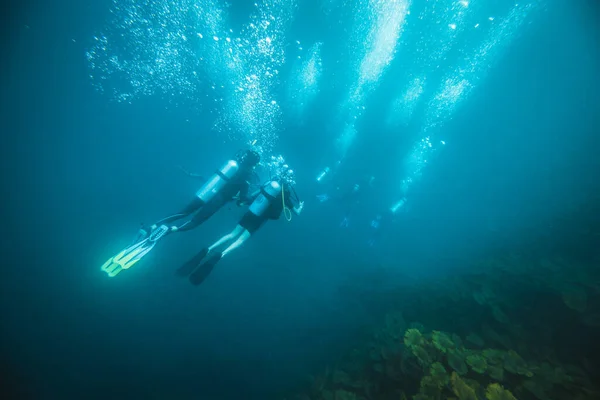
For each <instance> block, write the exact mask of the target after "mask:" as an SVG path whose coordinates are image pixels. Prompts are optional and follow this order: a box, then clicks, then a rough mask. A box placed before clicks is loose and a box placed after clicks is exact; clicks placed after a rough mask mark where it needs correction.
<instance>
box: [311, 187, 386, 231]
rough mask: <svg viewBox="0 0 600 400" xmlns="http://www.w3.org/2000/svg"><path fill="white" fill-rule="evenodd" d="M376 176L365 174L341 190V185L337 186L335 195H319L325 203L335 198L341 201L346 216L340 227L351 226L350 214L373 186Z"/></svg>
mask: <svg viewBox="0 0 600 400" xmlns="http://www.w3.org/2000/svg"><path fill="white" fill-rule="evenodd" d="M374 180H375V177H374V176H369V177H367V176H364V177H363V178H361V179H360V180H358V181H357V182H355V183H354V184H352V185H351V186H349V187H346V188H345V189H344V190H341V189H340V187H339V186H337V187H336V192H335V193H334V194H333V195H329V194H320V195H317V199H318V200H319V201H320V202H321V203H324V202H326V201H329V200H334V201H336V202H338V203H340V205H341V207H342V208H343V209H344V218H343V219H342V221H341V222H340V227H342V228H347V227H349V226H350V216H351V214H352V212H353V211H354V209H355V207H356V206H357V205H358V204H359V203H360V200H361V198H362V197H363V196H364V194H365V193H366V192H367V189H369V188H371V187H372V186H373V181H374Z"/></svg>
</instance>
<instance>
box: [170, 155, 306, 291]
mask: <svg viewBox="0 0 600 400" xmlns="http://www.w3.org/2000/svg"><path fill="white" fill-rule="evenodd" d="M285 167H287V165H285ZM294 185H295V182H294V180H293V171H292V170H286V171H283V172H282V173H280V174H278V175H277V176H275V177H274V178H271V179H270V180H269V181H268V182H267V183H266V184H264V185H263V186H262V187H261V189H260V192H259V194H258V196H257V197H256V198H255V199H254V201H253V202H252V204H250V206H249V207H248V211H247V212H246V213H245V214H244V216H243V217H242V219H241V220H240V222H239V223H238V225H237V226H236V227H235V229H234V230H233V231H232V232H231V233H229V234H227V235H225V236H223V237H222V238H221V239H219V240H217V241H216V242H215V243H213V244H212V245H211V246H210V247H205V248H204V249H202V250H201V251H200V252H199V253H198V254H196V255H195V256H194V257H192V259H190V260H189V261H188V262H187V263H185V264H184V265H182V266H181V267H180V268H179V269H178V270H177V274H178V275H180V276H183V277H187V276H189V280H190V282H191V283H192V284H194V285H199V284H201V283H202V282H203V281H204V280H205V279H206V278H207V277H208V275H209V274H210V272H211V271H212V270H213V268H214V266H215V265H216V264H217V262H219V260H221V259H222V258H223V257H225V256H226V255H227V254H229V253H230V252H232V251H233V250H235V249H237V248H238V247H240V246H241V245H242V244H243V243H244V242H245V241H246V240H248V239H249V238H250V236H252V235H253V234H254V233H255V232H256V231H257V230H258V229H259V228H260V227H261V226H263V225H264V223H265V222H267V221H268V220H270V219H279V218H280V216H281V214H282V213H285V218H286V220H287V221H291V219H292V215H291V212H293V213H294V214H296V215H299V214H300V213H301V212H302V209H303V208H304V202H303V201H299V199H298V195H297V194H296V191H295V190H294ZM294 203H295V204H294ZM226 243H230V244H229V246H228V247H227V248H226V249H225V250H223V251H222V252H214V253H213V251H214V250H215V249H216V248H217V247H219V246H222V245H224V244H226ZM207 256H209V258H208V259H207V260H206V261H205V262H204V263H203V260H204V259H205V258H206V257H207Z"/></svg>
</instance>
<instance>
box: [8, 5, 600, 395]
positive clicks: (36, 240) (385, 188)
mask: <svg viewBox="0 0 600 400" xmlns="http://www.w3.org/2000/svg"><path fill="white" fill-rule="evenodd" d="M577 3H578V5H577V6H575V5H574V4H569V5H566V4H562V3H561V2H551V3H550V4H549V6H548V10H547V11H546V12H545V13H543V14H542V16H541V17H540V18H539V20H538V22H537V23H536V25H535V26H533V27H531V28H529V29H527V30H526V31H525V33H524V34H523V36H521V37H520V38H519V39H518V40H517V41H516V42H514V44H513V45H512V46H511V47H510V48H509V49H508V51H507V53H506V55H505V57H503V58H502V59H501V60H500V61H499V62H498V63H497V65H496V66H495V67H493V69H492V71H491V72H490V74H489V77H488V79H486V80H484V81H482V82H481V84H480V87H479V88H478V89H477V90H476V91H475V93H474V94H473V96H472V97H471V99H469V100H468V102H467V103H466V104H465V105H464V106H463V107H460V108H459V109H458V111H457V112H456V114H455V116H454V119H453V120H452V121H450V122H448V123H447V124H446V125H445V126H444V128H443V129H444V130H445V131H446V133H447V136H448V137H452V145H451V146H447V148H446V149H445V150H444V152H442V153H441V154H440V155H439V157H437V158H436V159H435V162H433V163H432V165H431V167H430V168H429V169H428V170H427V172H426V173H425V174H424V177H423V179H422V180H421V182H419V184H418V185H415V187H414V191H413V192H412V195H411V198H410V203H411V207H410V209H409V212H407V213H406V214H405V215H404V216H403V217H402V218H401V220H400V221H398V222H397V223H396V224H395V225H394V226H393V227H392V228H390V229H389V231H388V232H386V233H387V235H386V236H385V238H384V243H382V244H381V246H378V247H377V248H370V247H368V246H367V245H366V243H365V242H366V236H365V234H364V231H361V230H360V229H351V230H348V231H342V230H340V229H339V228H338V224H339V220H340V218H341V215H340V212H339V210H336V209H335V208H334V207H333V206H328V205H324V206H321V205H319V204H318V203H316V201H314V200H313V199H314V195H315V194H317V193H319V188H317V187H316V186H315V184H314V175H315V174H314V171H317V170H318V168H320V167H321V166H322V163H321V160H322V158H323V157H324V154H325V152H326V151H328V150H329V149H328V148H327V146H329V142H330V141H327V142H325V141H322V142H320V141H319V139H320V138H321V137H322V136H321V135H320V133H319V127H322V126H325V125H326V124H327V123H328V121H327V118H328V117H329V116H328V115H327V114H326V113H325V112H319V111H318V110H316V111H315V113H314V116H313V117H311V118H309V120H308V121H307V124H306V126H305V127H298V126H295V125H294V124H293V123H292V122H290V124H289V126H287V127H286V132H285V135H281V139H280V144H279V148H280V150H281V151H282V153H283V154H285V155H286V157H287V158H288V160H289V161H290V163H291V164H292V165H294V166H295V169H296V170H297V173H298V179H297V181H298V191H299V194H300V196H301V197H304V198H305V199H306V203H307V205H306V210H305V213H304V214H303V215H302V216H301V217H298V218H297V219H295V220H294V221H293V223H291V224H287V223H284V221H278V222H276V223H269V224H267V226H266V227H265V228H264V229H263V230H261V232H260V233H259V234H258V235H257V236H256V237H255V238H253V239H252V240H251V241H250V242H249V243H247V244H246V245H245V247H244V248H243V249H242V250H240V251H237V252H235V253H233V254H232V255H231V256H230V257H229V259H228V260H227V262H223V263H222V265H220V266H219V268H218V271H217V273H215V274H213V276H211V278H210V280H209V281H208V282H207V283H206V284H205V285H204V286H202V287H201V288H194V287H191V286H190V285H189V284H187V282H182V281H179V280H178V279H176V278H175V277H174V276H173V271H174V269H175V268H176V267H177V266H178V265H179V264H180V263H181V262H183V261H185V260H186V259H187V258H188V257H189V256H190V255H191V254H193V253H194V252H195V251H197V250H198V249H199V247H200V246H202V245H204V244H206V243H209V242H211V241H213V240H215V239H216V238H217V237H218V236H220V235H221V234H223V233H225V232H227V231H228V230H229V229H230V228H233V226H234V224H235V223H236V222H237V219H238V218H239V217H240V216H241V214H242V211H241V210H237V209H232V210H231V212H222V213H220V214H219V215H217V216H216V217H215V218H214V219H212V220H211V221H209V222H208V223H206V224H205V225H204V226H202V227H201V228H199V229H196V230H195V231H193V232H191V233H189V234H185V235H181V236H179V237H177V239H173V238H171V239H167V240H165V243H163V244H162V246H161V248H160V250H157V251H155V252H154V255H153V257H152V258H151V259H150V260H145V262H144V264H143V265H140V266H139V267H137V266H136V268H135V270H136V271H135V273H130V274H123V276H119V277H118V279H114V280H107V279H106V278H105V276H104V275H103V274H101V273H100V271H99V270H98V266H99V265H100V264H101V263H102V262H103V261H104V259H106V258H107V257H108V255H109V254H112V253H114V251H115V250H116V249H118V248H119V247H120V246H122V244H123V243H124V242H126V241H128V240H130V239H131V235H132V234H133V233H134V231H135V229H136V228H137V227H138V226H139V224H140V223H141V222H149V221H152V220H154V219H156V218H158V217H160V216H162V215H164V214H165V213H168V212H171V210H175V209H177V208H178V207H180V206H181V205H183V204H184V203H185V202H187V200H188V198H189V196H190V195H191V193H193V191H194V190H195V189H196V188H197V186H198V183H197V182H195V181H193V180H190V179H189V178H188V177H186V176H185V175H183V174H182V173H181V172H180V171H179V170H178V169H177V168H175V166H176V165H178V164H183V165H184V166H186V167H187V168H189V169H193V170H195V171H198V172H204V171H210V170H212V168H214V166H215V165H217V164H219V163H220V162H221V161H222V160H223V158H224V157H226V156H228V155H230V154H232V153H233V152H235V150H237V147H239V145H238V144H237V143H231V142H227V141H225V140H223V138H220V137H216V136H215V135H212V134H209V133H210V132H209V130H210V128H211V120H210V119H209V118H208V117H207V116H204V115H197V114H192V113H191V112H190V110H187V109H185V108H179V109H169V110H165V108H164V103H163V102H161V100H159V99H156V98H146V99H142V100H139V101H136V102H134V104H133V105H124V104H114V103H111V102H109V101H107V99H106V98H105V97H103V96H101V95H99V94H98V93H97V92H95V91H94V89H93V88H92V87H91V85H90V84H89V82H88V79H87V75H88V70H87V66H86V61H85V58H84V52H85V50H86V46H87V44H86V43H87V42H86V41H87V40H89V37H90V35H91V34H92V32H93V31H94V30H95V29H97V27H98V26H101V25H102V23H103V21H104V19H105V17H106V14H107V9H108V7H109V5H110V4H109V2H107V1H98V2H95V3H94V4H92V5H87V4H82V2H76V1H64V2H61V3H60V4H48V3H41V2H29V3H28V4H24V5H22V6H19V7H15V6H13V7H12V9H10V10H9V13H3V14H4V15H5V16H12V17H11V18H10V20H8V21H7V23H3V26H2V33H3V44H4V46H5V49H4V51H3V54H4V55H5V57H4V62H3V74H2V78H3V80H2V92H1V93H2V107H1V110H2V111H1V113H2V121H3V130H2V132H3V134H2V136H3V137H2V145H1V148H2V150H3V151H2V153H3V154H2V155H3V157H2V161H1V163H2V165H1V167H2V172H3V178H4V179H3V187H4V202H3V204H4V207H2V215H3V220H4V221H5V223H4V226H5V227H4V230H3V234H2V241H1V249H2V254H3V262H2V268H3V273H2V279H1V299H2V304H1V306H2V315H3V317H2V342H1V343H2V348H1V350H2V353H1V354H2V371H0V372H1V375H2V378H1V380H2V383H3V385H7V386H4V387H7V388H9V389H10V390H13V388H14V391H16V392H19V393H21V396H24V395H25V394H30V395H31V397H32V398H36V399H54V398H62V399H65V398H89V399H95V398H98V399H100V398H125V397H128V398H182V399H184V398H194V396H196V395H197V396H198V397H195V398H202V399H241V398H247V399H269V398H273V397H274V396H276V395H278V394H280V393H281V391H284V390H287V389H289V388H290V387H293V386H294V385H296V384H298V382H299V381H301V380H302V379H304V377H305V376H306V375H308V374H310V373H314V372H315V370H318V369H320V368H323V367H324V366H325V365H326V364H328V363H329V364H331V363H334V362H335V361H332V360H335V359H336V357H337V356H339V355H340V354H341V353H342V352H343V351H345V350H346V349H347V347H348V346H349V345H350V344H351V343H352V341H353V340H354V338H355V335H356V334H357V332H358V331H359V329H360V328H362V327H363V326H364V325H366V324H368V323H369V322H371V320H370V317H369V315H366V314H365V313H363V312H361V311H360V309H359V308H358V307H357V305H356V302H355V301H354V299H349V298H346V297H345V296H343V295H342V294H341V293H340V291H339V288H340V287H341V286H343V285H344V284H346V283H348V282H352V283H356V282H357V280H359V279H365V277H369V276H371V275H373V274H376V273H377V272H376V271H379V269H380V268H382V267H386V268H387V269H388V273H389V274H391V276H393V277H397V279H401V276H402V275H404V274H408V275H424V276H439V275H441V274H450V273H451V272H452V269H453V268H455V267H460V266H461V265H463V264H466V263H468V261H469V260H470V259H471V258H472V257H476V256H477V255H478V254H480V253H482V252H484V251H485V250H486V249H489V248H490V247H504V246H506V247H508V246H510V245H511V244H513V243H520V242H522V241H526V240H527V239H528V236H529V235H532V234H536V235H539V234H540V232H544V231H545V230H546V229H548V224H549V223H550V222H549V221H550V220H551V217H553V216H554V215H556V214H558V213H562V212H565V211H566V210H569V209H571V208H573V207H576V206H577V205H578V204H580V203H582V202H584V201H586V200H588V199H590V198H593V197H597V196H598V189H599V187H598V172H599V170H600V169H599V167H600V166H599V163H600V158H599V157H598V153H597V151H598V149H600V146H599V143H598V141H599V138H598V133H599V132H600V131H599V128H600V108H599V104H600V95H599V94H598V93H599V90H600V80H599V79H598V78H597V75H596V74H597V72H598V71H600V62H599V56H600V54H599V48H600V47H599V46H598V44H599V42H598V38H599V37H600V36H599V33H598V29H597V27H596V26H595V25H596V22H597V21H596V17H597V16H598V7H595V6H594V5H593V2H583V1H582V2H577ZM5 18H8V17H5ZM296 29H298V27H296ZM309 36H310V33H307V37H309ZM72 39H75V42H74V41H72ZM383 79H384V82H383V83H382V87H383V88H384V89H382V90H380V91H379V92H376V94H375V95H374V96H373V97H374V98H375V99H379V98H380V97H381V98H382V99H384V98H385V96H386V93H385V79H391V78H389V77H387V78H386V77H384V78H383ZM324 85H326V84H324ZM378 96H380V97H378ZM319 101H326V100H324V99H318V100H317V102H319ZM373 101H375V102H376V101H377V100H373ZM315 108H318V107H315ZM370 110H371V109H370ZM372 110H374V111H369V112H367V114H366V116H365V118H364V120H363V121H362V122H361V123H360V125H359V131H360V130H364V131H369V130H372V131H373V132H372V134H369V135H359V136H360V139H358V140H359V141H360V146H357V147H358V148H359V149H360V150H358V151H357V152H355V153H353V154H352V155H351V162H349V164H351V165H352V166H353V168H349V171H351V170H354V171H357V172H360V173H363V172H364V173H369V174H373V175H375V176H377V179H378V182H379V183H382V182H385V183H383V184H380V185H378V186H377V187H376V189H375V190H374V193H373V195H372V196H371V197H369V199H368V200H367V201H365V202H363V204H364V205H365V211H361V212H359V213H358V215H357V217H356V218H363V219H364V220H365V221H368V219H369V218H371V216H372V215H371V214H372V213H371V212H370V211H371V210H374V209H378V208H380V207H385V206H386V205H387V204H388V203H389V202H390V199H393V196H394V188H393V185H394V183H395V182H397V181H398V180H399V177H398V176H396V175H397V171H398V168H397V167H395V164H394V163H395V162H397V161H398V160H397V154H398V153H396V152H392V151H389V150H386V149H389V148H390V145H391V144H394V145H405V146H406V148H407V149H409V147H410V144H409V143H398V142H401V140H395V139H391V138H390V135H389V133H388V132H385V128H383V127H381V124H378V121H379V117H378V115H377V111H376V110H377V107H373V109H372ZM299 130H304V131H300V132H299ZM315 143H316V144H315ZM321 145H322V146H323V149H322V150H320V147H319V146H321ZM315 147H316V149H315ZM348 174H349V172H348ZM343 179H350V178H349V177H343ZM365 203H366V204H365ZM369 206H370V207H369ZM555 240H557V241H560V238H558V239H555ZM442 261H443V262H442ZM365 281H367V280H366V279H365ZM392 281H393V280H392ZM115 388H118V392H115V391H116V390H117V389H115ZM117 393H118V394H117ZM19 398H23V397H19Z"/></svg>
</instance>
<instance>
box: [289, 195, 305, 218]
mask: <svg viewBox="0 0 600 400" xmlns="http://www.w3.org/2000/svg"><path fill="white" fill-rule="evenodd" d="M285 206H286V207H287V208H289V209H291V210H292V212H293V213H294V214H296V215H300V213H301V212H302V209H303V208H304V202H303V201H300V202H299V203H298V205H297V206H296V205H294V202H293V201H292V200H291V198H290V195H289V192H288V195H287V196H286V197H285Z"/></svg>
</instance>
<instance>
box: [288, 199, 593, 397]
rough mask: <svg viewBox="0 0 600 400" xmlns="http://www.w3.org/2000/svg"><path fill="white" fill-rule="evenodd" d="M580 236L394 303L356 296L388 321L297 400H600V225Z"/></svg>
mask: <svg viewBox="0 0 600 400" xmlns="http://www.w3.org/2000/svg"><path fill="white" fill-rule="evenodd" d="M597 211H600V207H599V208H598V210H597ZM586 215H587V214H585V215H584V217H582V218H588V217H589V216H586ZM598 215H600V212H599V214H598ZM565 224H566V225H565ZM557 226H559V227H560V229H564V230H566V231H567V232H571V231H568V229H569V226H570V225H569V224H568V223H560V224H558V223H557ZM557 229H558V228H557ZM573 232H574V233H572V239H569V240H565V239H562V241H561V242H560V243H553V242H548V240H549V239H548V238H547V235H546V236H543V238H544V241H542V240H541V239H540V240H539V241H536V240H532V242H531V243H527V244H526V246H524V248H522V249H520V248H512V249H508V250H506V249H501V250H499V251H495V252H494V253H493V254H491V255H489V256H487V257H485V258H482V259H481V260H479V261H478V262H476V263H472V264H471V265H468V266H466V267H465V268H464V269H462V270H460V271H459V272H457V273H454V274H452V275H451V276H443V277H440V278H438V279H429V280H421V281H414V282H407V283H406V284H405V286H403V287H401V288H398V289H395V290H390V291H387V292H385V293H377V292H374V291H372V292H361V288H360V287H357V288H356V292H357V293H356V297H357V298H361V299H368V300H363V301H372V302H373V304H376V306H372V307H371V309H372V310H377V309H381V310H382V311H381V318H380V321H381V322H380V324H379V325H378V326H376V327H373V334H372V336H371V340H370V341H369V342H368V343H364V342H358V343H357V344H356V345H355V346H354V347H353V350H352V352H350V353H349V355H348V357H346V358H345V359H344V360H342V361H341V362H338V364H337V365H336V367H335V368H334V369H333V371H329V370H326V371H325V372H324V373H323V374H322V375H321V376H320V377H318V378H315V379H314V380H313V384H312V386H311V388H310V389H308V390H307V391H306V393H304V394H301V395H298V396H296V397H293V399H302V400H344V399H352V400H404V399H405V400H408V399H413V400H485V399H487V400H516V399H519V400H588V399H589V400H593V399H600V390H599V389H598V387H597V386H596V384H595V382H600V365H599V364H598V361H597V359H600V350H594V346H593V344H594V343H595V341H596V340H597V339H596V338H597V337H600V268H598V266H599V265H600V252H599V251H598V249H600V246H597V241H598V238H599V237H600V219H599V221H597V222H594V224H593V225H591V227H590V228H589V230H586V231H585V232H584V233H581V234H580V233H577V232H576V231H573ZM564 237H565V236H563V238H564ZM582 242H586V243H590V242H591V243H596V245H595V247H594V246H592V247H590V248H592V249H593V248H595V249H596V250H593V251H591V250H586V248H582V247H581V245H580V244H581V243H582ZM559 244H560V246H561V249H562V252H559V251H558V250H557V248H558V247H559V246H558V245H559ZM386 305H387V308H386ZM407 321H413V322H410V323H409V322H407ZM596 349H597V347H596ZM594 352H595V353H594ZM288 399H291V398H288Z"/></svg>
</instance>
